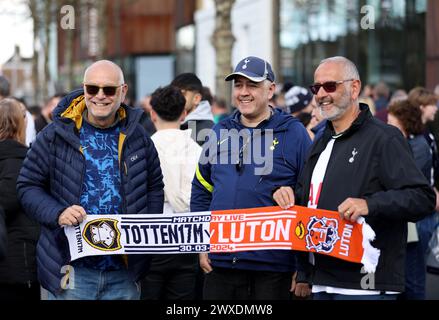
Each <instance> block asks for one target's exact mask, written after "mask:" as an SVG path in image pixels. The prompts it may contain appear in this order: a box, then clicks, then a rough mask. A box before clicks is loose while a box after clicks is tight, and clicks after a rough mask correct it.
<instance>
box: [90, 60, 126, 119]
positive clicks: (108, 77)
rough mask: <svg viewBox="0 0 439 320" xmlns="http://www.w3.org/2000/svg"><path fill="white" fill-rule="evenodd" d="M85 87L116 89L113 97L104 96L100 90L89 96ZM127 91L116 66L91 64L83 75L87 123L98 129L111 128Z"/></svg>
mask: <svg viewBox="0 0 439 320" xmlns="http://www.w3.org/2000/svg"><path fill="white" fill-rule="evenodd" d="M86 85H93V86H98V87H117V89H116V93H115V94H114V95H106V94H105V93H104V90H103V89H102V88H101V89H99V92H98V93H97V94H89V93H87V90H86ZM127 91H128V86H127V85H126V84H124V79H123V73H122V70H121V69H120V68H119V67H118V66H117V65H116V64H114V63H112V62H110V61H105V60H104V61H98V62H96V63H94V64H92V65H91V66H90V67H89V68H88V69H87V70H86V72H85V74H84V96H85V104H86V106H87V110H88V121H89V122H90V123H91V124H94V125H97V126H99V127H104V128H105V127H109V126H111V125H112V124H113V122H114V119H115V115H116V112H117V110H118V109H119V107H120V105H121V103H122V101H124V99H125V96H126V93H127Z"/></svg>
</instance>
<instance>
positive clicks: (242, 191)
mask: <svg viewBox="0 0 439 320" xmlns="http://www.w3.org/2000/svg"><path fill="white" fill-rule="evenodd" d="M273 112H274V113H273V115H272V116H271V118H270V119H268V120H264V121H263V122H262V123H260V124H259V125H258V127H257V128H255V129H260V132H259V131H257V130H250V132H251V135H249V136H246V135H245V134H243V132H242V130H243V129H246V128H245V127H244V126H243V125H242V124H241V122H240V121H239V119H240V116H241V113H240V112H239V111H236V112H235V114H234V115H232V116H231V117H229V118H227V119H225V120H223V121H221V122H220V123H218V124H217V125H215V126H214V127H213V133H212V134H211V136H209V137H208V140H207V142H206V143H205V144H204V146H203V152H202V155H201V158H200V163H199V164H198V167H197V171H196V175H195V178H194V180H193V182H192V195H191V211H192V212H196V211H214V210H226V209H245V208H256V207H267V206H273V205H275V203H274V202H273V200H272V192H273V190H275V189H276V188H278V187H280V186H291V187H293V188H294V186H295V185H296V181H297V177H298V175H299V172H300V170H301V168H302V166H303V162H304V159H305V157H306V154H307V152H308V149H309V147H310V146H311V140H310V138H309V136H308V133H307V132H306V129H305V128H304V127H303V125H302V124H301V123H300V122H299V121H298V120H297V119H295V118H293V117H292V116H290V115H289V114H286V113H284V112H282V111H280V110H277V109H274V110H273ZM233 129H234V130H233ZM270 130H272V132H271V133H270ZM258 146H260V147H258ZM264 146H266V147H264ZM258 149H261V150H265V151H263V152H262V154H265V156H266V157H267V159H269V160H272V164H273V165H272V168H271V169H272V170H270V166H264V164H263V163H262V161H261V159H260V157H257V155H258V154H261V152H260V151H261V150H258ZM252 154H253V157H251V159H250V156H251V155H252ZM240 159H241V160H242V161H241V162H242V165H241V166H239V165H237V164H236V163H237V162H239V161H240ZM264 167H265V169H263V168H264ZM255 169H259V170H261V171H260V172H256V171H255ZM209 258H210V259H211V261H212V265H213V266H214V267H215V266H217V267H224V268H237V269H245V270H260V271H279V272H287V271H294V270H295V255H294V254H293V253H292V252H291V251H290V252H289V251H283V250H261V251H251V252H238V253H231V254H209Z"/></svg>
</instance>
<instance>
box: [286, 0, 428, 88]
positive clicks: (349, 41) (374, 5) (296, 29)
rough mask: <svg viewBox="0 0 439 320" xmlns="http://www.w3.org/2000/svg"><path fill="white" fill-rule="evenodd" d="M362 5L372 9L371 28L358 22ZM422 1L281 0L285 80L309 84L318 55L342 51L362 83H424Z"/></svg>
mask: <svg viewBox="0 0 439 320" xmlns="http://www.w3.org/2000/svg"><path fill="white" fill-rule="evenodd" d="M365 6H368V7H367V8H368V9H369V10H372V11H373V15H374V21H369V22H373V24H374V25H373V29H365V28H363V27H362V24H361V22H362V19H363V21H364V19H365V18H366V15H367V13H370V11H367V13H362V10H361V9H362V8H365ZM426 6H427V4H426V0H352V1H345V0H281V7H280V28H281V32H280V69H281V74H282V78H283V79H284V82H287V81H291V82H293V83H294V84H298V85H307V84H309V83H311V82H312V81H313V74H314V70H315V68H316V67H317V65H318V63H319V62H320V61H321V60H322V59H324V58H327V57H330V56H337V55H341V56H345V57H347V58H349V59H351V60H352V61H353V62H354V63H355V64H356V65H357V66H358V68H359V71H360V75H361V78H362V80H363V83H364V84H365V83H372V84H374V83H377V82H379V81H385V82H387V83H388V84H389V85H390V86H391V87H392V88H394V89H396V88H403V89H406V90H409V89H411V88H413V87H414V86H416V85H424V84H425V15H426ZM368 26H369V27H370V24H369V25H368Z"/></svg>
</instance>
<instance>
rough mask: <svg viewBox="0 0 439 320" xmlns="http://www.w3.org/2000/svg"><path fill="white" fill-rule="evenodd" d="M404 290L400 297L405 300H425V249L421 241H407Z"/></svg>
mask: <svg viewBox="0 0 439 320" xmlns="http://www.w3.org/2000/svg"><path fill="white" fill-rule="evenodd" d="M405 268H406V269H405V292H404V294H403V295H402V296H401V297H400V298H403V299H406V300H425V284H426V283H425V279H426V272H427V269H426V265H425V251H424V249H423V247H422V245H421V242H420V241H418V242H411V243H407V256H406V259H405Z"/></svg>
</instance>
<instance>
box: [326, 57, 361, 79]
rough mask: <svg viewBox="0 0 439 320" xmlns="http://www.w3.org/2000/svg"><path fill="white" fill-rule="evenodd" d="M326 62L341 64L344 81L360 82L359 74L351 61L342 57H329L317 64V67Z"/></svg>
mask: <svg viewBox="0 0 439 320" xmlns="http://www.w3.org/2000/svg"><path fill="white" fill-rule="evenodd" d="M327 62H330V63H337V64H341V65H342V66H343V74H344V76H345V77H346V79H354V80H360V73H359V72H358V69H357V67H356V66H355V64H354V63H353V62H352V61H351V60H349V59H347V58H345V57H342V56H337V57H331V58H327V59H324V60H322V61H321V62H320V64H319V67H320V66H321V65H322V64H324V63H327Z"/></svg>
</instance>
